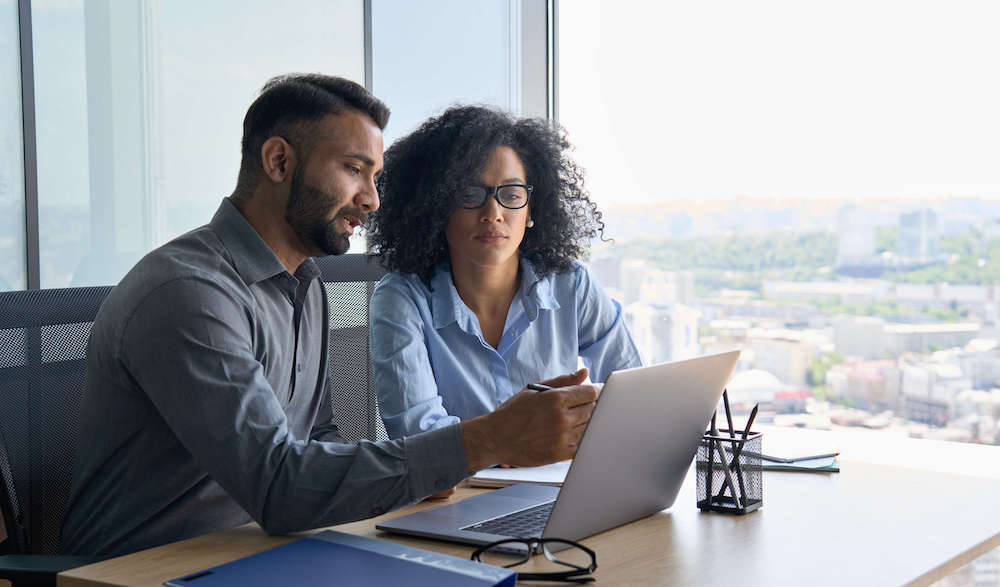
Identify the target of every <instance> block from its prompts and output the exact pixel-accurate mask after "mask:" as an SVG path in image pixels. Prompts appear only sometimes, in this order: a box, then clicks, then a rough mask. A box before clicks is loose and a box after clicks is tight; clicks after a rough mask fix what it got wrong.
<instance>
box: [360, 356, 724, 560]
mask: <svg viewBox="0 0 1000 587" xmlns="http://www.w3.org/2000/svg"><path fill="white" fill-rule="evenodd" d="M739 355H740V352H739V351H730V352H727V353H720V354H716V355H708V356H705V357H700V358H697V359H690V360H687V361H677V362H674V363H663V364H659V365H651V366H649V367H638V368H635V369H626V370H623V371H615V372H614V373H612V374H611V375H610V376H609V377H608V379H607V381H606V382H605V384H604V390H603V391H602V392H601V397H600V399H599V400H598V402H597V407H596V408H595V409H594V413H593V415H592V416H591V419H590V423H589V424H588V425H587V430H586V432H585V433H584V436H583V439H582V440H581V441H580V447H579V449H578V450H577V453H576V458H574V459H573V464H572V465H571V466H570V469H569V472H568V473H566V480H565V481H564V482H563V486H562V489H561V490H560V488H558V487H551V486H546V485H528V484H522V485H511V486H509V487H505V488H503V489H498V490H496V491H491V492H489V493H485V494H482V495H477V496H474V497H470V498H468V499H463V500H461V501H458V502H455V503H452V504H447V505H443V506H439V507H435V508H430V509H426V510H422V511H419V512H416V513H413V514H410V515H407V516H402V517H399V518H396V519H394V520H388V521H385V522H382V523H380V524H376V526H375V527H376V528H377V529H379V530H385V531H388V532H396V533H400V534H409V535H414V536H423V537H428V538H439V539H443V540H452V541H456V542H465V543H470V544H486V543H489V542H494V541H496V540H502V539H504V538H510V537H517V538H533V537H545V538H548V537H553V538H564V539H567V540H578V539H580V538H585V537H587V536H591V535H593V534H597V533H598V532H603V531H604V530H608V529H610V528H614V527H616V526H620V525H622V524H627V523H628V522H631V521H633V520H637V519H639V518H642V517H645V516H648V515H650V514H653V513H656V512H659V511H661V510H664V509H666V508H668V507H670V506H671V505H673V503H674V500H675V499H676V498H677V492H678V491H680V488H681V484H682V483H683V482H684V477H685V475H686V474H687V471H688V468H689V467H690V466H691V461H692V459H693V458H694V455H695V453H696V451H697V450H698V443H699V440H700V439H701V435H702V433H703V432H704V431H705V427H706V426H707V424H708V420H709V419H710V418H711V417H712V412H713V411H714V410H715V407H716V406H717V405H718V403H719V398H720V397H721V395H722V390H723V387H724V386H725V384H726V382H727V381H728V380H729V376H730V374H731V373H732V371H733V367H735V365H736V360H737V358H739ZM691 505H692V507H694V504H691Z"/></svg>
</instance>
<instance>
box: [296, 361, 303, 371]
mask: <svg viewBox="0 0 1000 587" xmlns="http://www.w3.org/2000/svg"><path fill="white" fill-rule="evenodd" d="M295 370H296V371H298V372H299V373H301V372H302V363H299V364H297V365H295Z"/></svg>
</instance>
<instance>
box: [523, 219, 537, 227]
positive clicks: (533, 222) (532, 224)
mask: <svg viewBox="0 0 1000 587" xmlns="http://www.w3.org/2000/svg"><path fill="white" fill-rule="evenodd" d="M534 225H535V221H534V220H528V223H527V224H525V226H527V227H528V228H531V227H532V226H534Z"/></svg>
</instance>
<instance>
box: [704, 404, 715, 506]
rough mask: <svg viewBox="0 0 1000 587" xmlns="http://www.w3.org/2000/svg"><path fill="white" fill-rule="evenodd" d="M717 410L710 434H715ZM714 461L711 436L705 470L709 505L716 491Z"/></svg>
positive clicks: (713, 413)
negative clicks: (714, 488)
mask: <svg viewBox="0 0 1000 587" xmlns="http://www.w3.org/2000/svg"><path fill="white" fill-rule="evenodd" d="M716 412H718V410H716ZM716 412H712V427H711V428H709V429H708V432H709V434H712V435H714V434H715V416H716V415H717V414H716ZM714 462H715V441H714V440H712V439H711V437H709V440H708V470H707V471H705V486H706V487H707V488H708V490H707V491H706V492H705V495H707V496H708V505H709V506H711V505H712V499H714V498H713V495H714V491H713V489H712V473H713V471H712V463H714Z"/></svg>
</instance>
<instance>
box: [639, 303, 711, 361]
mask: <svg viewBox="0 0 1000 587" xmlns="http://www.w3.org/2000/svg"><path fill="white" fill-rule="evenodd" d="M699 318H700V313H699V312H698V311H697V310H695V309H694V308H691V307H690V306H686V305H684V304H681V303H670V304H660V303H649V302H636V303H633V304H630V305H629V306H627V307H626V309H625V321H626V324H628V328H629V331H630V332H631V334H632V339H633V340H634V341H635V343H636V345H637V346H638V347H639V350H640V352H642V356H643V357H644V358H645V359H646V361H648V362H650V363H662V362H666V361H678V360H681V359H689V358H692V357H696V356H698V355H699V354H700V353H699V350H700V347H699V345H698V321H699Z"/></svg>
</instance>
